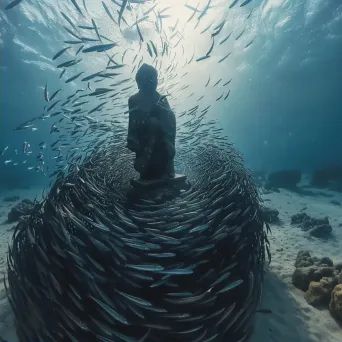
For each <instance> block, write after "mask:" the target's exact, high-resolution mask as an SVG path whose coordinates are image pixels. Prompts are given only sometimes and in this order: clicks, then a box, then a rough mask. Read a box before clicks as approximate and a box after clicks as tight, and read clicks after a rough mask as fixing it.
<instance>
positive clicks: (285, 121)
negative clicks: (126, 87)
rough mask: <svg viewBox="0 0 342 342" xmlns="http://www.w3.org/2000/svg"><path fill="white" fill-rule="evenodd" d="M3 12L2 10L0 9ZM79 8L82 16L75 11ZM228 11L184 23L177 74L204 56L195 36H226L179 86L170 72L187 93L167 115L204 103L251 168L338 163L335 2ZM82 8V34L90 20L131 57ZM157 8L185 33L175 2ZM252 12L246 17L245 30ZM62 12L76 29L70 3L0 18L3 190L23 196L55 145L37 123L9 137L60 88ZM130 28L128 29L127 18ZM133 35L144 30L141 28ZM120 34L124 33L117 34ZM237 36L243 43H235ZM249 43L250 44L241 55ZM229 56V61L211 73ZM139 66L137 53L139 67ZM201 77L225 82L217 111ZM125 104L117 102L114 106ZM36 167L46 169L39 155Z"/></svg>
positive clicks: (92, 63) (309, 0) (105, 25)
mask: <svg viewBox="0 0 342 342" xmlns="http://www.w3.org/2000/svg"><path fill="white" fill-rule="evenodd" d="M8 2H9V1H8V0H1V8H4V6H5V5H6V4H8ZM78 2H79V4H80V7H81V8H82V10H83V7H82V6H81V5H82V1H78ZM231 2H232V1H223V0H222V1H219V0H218V1H212V4H213V6H214V7H213V8H210V9H209V10H208V13H207V15H205V16H204V17H203V18H202V20H201V23H200V24H199V26H198V28H197V29H196V30H195V29H194V26H195V25H194V24H195V23H196V19H193V20H192V21H191V22H190V23H189V24H188V25H187V26H186V28H185V30H184V31H182V33H183V35H184V40H183V41H182V42H181V44H180V46H181V45H183V47H184V51H185V52H182V49H181V48H180V46H178V48H177V49H178V50H177V51H179V52H178V53H177V59H179V64H183V63H184V60H185V58H186V57H187V58H188V59H190V57H191V55H192V54H193V51H194V49H195V51H196V57H197V58H198V57H200V56H201V54H202V55H203V54H204V53H205V52H206V51H207V50H208V48H209V47H210V42H211V39H210V33H211V32H212V31H211V30H208V31H207V32H205V33H203V34H201V33H200V32H201V31H202V30H203V29H204V28H205V27H207V26H208V25H209V24H210V23H211V22H213V23H214V24H213V27H214V26H216V25H218V24H219V23H220V22H221V21H222V19H226V24H225V27H224V28H223V30H222V32H221V33H220V34H219V39H220V40H222V38H223V37H225V36H227V35H228V34H229V33H230V32H233V35H232V37H231V38H230V39H229V40H228V41H227V43H225V44H222V46H220V48H216V46H215V48H214V50H213V53H212V57H211V58H210V59H209V60H206V61H201V62H196V61H195V60H194V61H193V62H192V63H191V64H190V65H189V66H187V68H186V71H189V74H188V75H187V76H186V77H185V78H182V79H181V78H180V75H181V74H183V73H184V71H185V69H182V70H178V71H177V76H176V79H178V80H180V81H181V82H184V84H188V85H189V88H188V89H187V91H188V93H186V92H183V93H179V94H177V95H176V98H175V99H174V100H171V101H170V103H171V105H172V106H173V108H174V110H175V111H176V113H177V111H178V112H181V110H182V109H183V107H185V106H186V107H187V108H192V107H193V106H194V105H195V99H197V98H199V97H200V96H201V95H205V98H204V100H205V103H203V105H202V108H204V107H206V105H208V104H212V107H211V110H210V111H209V113H208V115H209V116H210V118H214V119H217V120H218V122H219V125H220V127H222V128H223V129H224V132H225V133H226V134H227V135H228V136H229V138H230V140H231V141H232V142H233V143H234V144H235V145H236V147H237V148H238V149H239V150H240V151H241V152H242V154H243V155H244V157H245V161H246V165H247V166H248V167H250V168H254V169H258V170H259V169H262V170H266V171H271V170H277V169H283V168H299V169H301V170H303V171H312V170H314V169H316V168H318V167H322V166H325V165H329V164H336V163H339V162H340V161H341V157H340V151H341V148H342V139H341V129H342V116H341V102H340V93H341V76H342V63H341V56H342V4H341V2H340V1H327V0H272V1H271V0H264V1H261V0H260V1H259V0H254V1H251V2H250V3H249V4H248V5H247V6H245V7H242V8H240V7H239V4H240V3H242V1H240V2H239V3H238V5H237V6H235V7H234V8H233V9H228V5H229V4H230V3H231ZM86 3H87V6H88V9H89V13H90V14H89V15H88V16H87V18H88V19H87V20H86V22H87V24H88V25H89V24H91V23H90V19H89V18H94V19H95V21H96V22H97V24H98V25H99V26H100V27H101V30H102V29H103V31H102V32H105V34H106V35H107V36H110V37H111V38H112V39H113V40H115V41H119V42H120V47H119V48H118V49H120V50H119V51H121V52H123V51H124V50H125V48H127V47H132V48H133V50H134V49H137V44H138V39H139V38H138V37H137V34H136V32H135V31H134V28H133V29H132V30H131V31H130V30H126V32H125V34H124V35H123V34H121V33H120V32H119V31H118V29H117V27H116V26H115V25H114V24H113V23H112V22H111V20H110V18H109V17H108V16H107V15H106V13H105V11H104V10H103V7H102V6H101V2H100V1H90V0H88V1H86ZM106 3H107V5H108V6H112V7H111V8H112V9H113V11H114V12H115V11H116V10H117V9H118V7H117V6H116V5H115V4H113V3H112V2H111V1H107V2H106ZM151 3H152V2H147V4H146V5H143V6H145V7H141V6H142V5H138V6H140V8H143V9H145V10H146V9H148V8H150V7H151ZM159 3H160V4H159V5H158V6H159V7H158V8H159V9H160V10H161V9H163V8H165V7H167V6H171V7H172V8H171V10H169V11H171V14H172V16H171V17H170V18H167V19H165V20H166V21H167V23H166V24H165V26H166V27H167V26H173V25H174V24H175V22H176V20H177V18H179V19H180V23H181V22H183V23H184V22H186V20H187V19H188V18H189V16H190V15H191V10H189V9H187V8H185V7H184V4H185V3H186V2H185V1H183V0H179V1H178V0H177V8H175V6H176V5H175V4H176V1H175V0H172V1H171V0H165V1H164V0H162V1H159ZM187 3H188V4H190V5H192V6H194V7H196V5H197V1H188V2H187ZM206 4H207V1H206V0H202V1H201V2H200V7H199V8H203V7H205V5H206ZM138 6H137V7H138ZM201 6H202V7H201ZM215 6H217V7H215ZM252 9H253V12H252V15H251V17H250V18H249V19H248V20H247V19H246V17H247V16H248V15H249V14H250V12H251V10H252ZM61 10H62V11H64V12H65V13H67V14H68V16H70V18H71V19H72V21H73V22H75V23H76V24H84V23H85V21H84V19H82V17H81V16H80V15H79V14H78V13H77V11H76V10H75V8H74V7H73V6H72V4H71V1H67V0H61V1H58V2H57V1H54V0H44V1H41V0H39V1H38V0H23V1H22V2H21V3H20V4H19V5H18V6H16V7H14V8H12V9H11V10H8V11H4V10H1V12H0V44H1V47H0V49H1V59H0V72H1V77H0V79H1V98H0V109H1V122H0V124H1V126H0V130H1V131H0V149H1V151H2V150H3V149H4V148H5V147H6V146H9V148H8V150H7V151H6V153H5V154H4V156H2V157H0V175H1V178H0V186H2V187H5V186H6V187H15V186H24V187H25V186H28V185H32V184H41V183H43V184H46V183H47V181H48V179H47V178H46V177H45V176H43V174H42V173H41V172H36V171H34V170H31V171H28V170H27V167H28V166H29V164H30V165H36V164H35V161H34V160H35V158H36V155H37V153H38V152H39V148H38V144H39V143H40V142H41V141H46V142H47V143H51V142H53V141H54V139H55V137H53V138H52V137H51V136H50V133H49V130H50V127H51V124H52V123H53V122H54V121H53V119H50V120H46V121H44V122H40V123H39V126H37V127H38V130H37V131H34V132H33V131H30V130H23V131H13V128H14V127H16V126H17V125H19V124H21V123H22V122H24V121H26V120H28V119H30V118H33V117H36V116H38V115H40V114H41V113H43V106H44V105H45V102H44V96H43V88H44V85H45V82H48V85H49V89H50V94H51V93H52V92H53V91H54V90H57V89H58V88H63V89H66V88H67V86H66V85H65V84H64V82H63V81H62V82H61V81H59V78H58V77H59V73H60V70H56V65H57V64H58V63H56V62H60V61H64V60H65V59H66V57H65V58H62V57H61V58H59V59H58V60H57V61H52V60H51V58H52V56H53V55H54V54H55V53H56V52H57V51H59V50H60V49H61V48H62V47H63V46H65V44H64V43H63V40H66V39H73V38H72V37H71V36H70V35H69V34H68V33H67V32H66V31H65V30H64V29H63V27H62V25H65V26H68V27H70V25H69V24H68V23H67V22H66V21H65V20H64V19H63V18H62V16H61V14H60V11H61ZM126 12H127V18H130V17H129V15H131V14H130V13H128V12H129V11H126ZM116 17H117V14H116ZM132 18H133V23H134V15H133V16H132ZM141 26H142V27H143V26H144V25H143V23H142V24H141ZM123 27H126V25H124V24H123ZM180 27H182V25H180ZM243 29H245V32H244V34H243V35H242V37H241V38H240V39H238V40H235V37H237V35H238V34H239V33H240V32H242V30H243ZM143 31H144V35H146V36H145V38H147V39H153V40H155V41H157V39H158V35H157V34H156V32H154V30H153V29H151V28H149V27H145V28H144V27H143ZM253 38H255V41H254V42H253V44H252V45H251V46H250V47H248V48H247V49H245V48H244V47H245V46H246V44H247V43H249V42H250V41H251V40H252V39H253ZM77 48H78V46H76V47H75V49H77ZM230 51H231V52H232V55H231V56H229V57H228V58H227V59H226V60H225V61H223V62H222V63H218V60H219V59H221V58H222V57H223V56H225V55H226V54H227V53H228V52H230ZM145 56H146V53H145V55H144V60H145ZM69 57H70V56H69ZM147 57H148V55H147ZM196 57H195V59H196ZM138 60H139V59H138ZM147 62H148V58H147ZM97 64H98V59H97V57H93V56H92V57H91V58H88V59H87V60H85V61H84V63H83V64H82V65H81V66H80V67H81V69H80V70H86V71H87V73H88V74H90V73H91V72H96V71H98V69H96V68H97ZM166 67H167V64H165V65H164V66H163V68H164V69H165V68H166ZM82 68H83V69H82ZM75 72H76V69H75V70H74V73H75ZM71 74H72V72H71V73H70V74H69V77H70V76H71ZM209 75H210V77H211V80H212V81H211V82H212V83H211V84H213V82H214V81H217V80H219V78H221V77H222V78H223V79H224V80H229V79H230V78H232V79H233V80H232V82H231V84H230V88H229V89H230V90H231V93H230V96H229V98H228V99H227V100H226V101H222V100H220V101H217V102H216V101H215V99H216V98H218V97H219V96H220V95H221V93H222V91H223V90H221V88H219V86H218V87H215V88H211V89H210V90H209V88H210V87H207V88H205V87H204V85H205V83H206V81H207V79H208V76H209ZM128 76H130V73H129V74H128ZM130 77H132V76H130ZM222 83H223V81H222V82H221V86H222ZM82 86H83V85H81V83H80V82H79V81H76V82H75V84H72V85H68V87H69V88H70V89H69V90H66V92H69V93H70V94H71V93H72V91H75V89H78V88H80V87H82ZM192 92H194V93H195V96H193V97H191V98H189V99H188V98H187V95H188V94H190V93H192ZM182 96H183V98H182ZM125 101H126V100H125V99H122V103H123V104H125ZM126 103H127V102H126ZM114 115H115V111H114V109H113V116H114ZM24 141H27V142H29V143H30V145H31V146H32V151H33V153H32V155H31V156H29V157H27V158H26V156H24V155H23V153H22V149H23V142H24ZM16 149H17V150H18V153H17V154H16V153H15V150H16ZM29 158H31V159H29ZM8 159H13V161H17V162H18V165H15V166H13V164H12V163H10V164H9V165H5V164H4V161H5V160H8ZM25 159H28V161H27V163H26V164H22V162H23V161H24V160H25ZM45 160H46V163H47V164H49V165H50V164H51V167H53V163H52V161H50V160H49V153H48V152H46V156H45Z"/></svg>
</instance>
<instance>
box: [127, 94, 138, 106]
mask: <svg viewBox="0 0 342 342" xmlns="http://www.w3.org/2000/svg"><path fill="white" fill-rule="evenodd" d="M138 95H139V94H133V95H132V96H130V97H129V99H128V103H131V104H133V103H137V102H138V101H139V96H138Z"/></svg>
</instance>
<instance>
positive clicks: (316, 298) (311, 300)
mask: <svg viewBox="0 0 342 342" xmlns="http://www.w3.org/2000/svg"><path fill="white" fill-rule="evenodd" d="M336 284H337V281H336V279H335V278H333V277H330V278H322V279H321V280H320V281H319V282H316V281H312V282H310V284H309V288H308V290H307V291H306V293H305V299H306V301H307V302H308V304H310V305H312V306H320V305H328V304H329V301H330V294H331V291H332V290H333V288H334V286H335V285H336Z"/></svg>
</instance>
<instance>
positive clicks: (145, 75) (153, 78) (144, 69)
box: [135, 63, 158, 93]
mask: <svg viewBox="0 0 342 342" xmlns="http://www.w3.org/2000/svg"><path fill="white" fill-rule="evenodd" d="M135 80H136V82H137V84H138V88H139V90H140V91H142V92H144V93H152V92H154V91H156V90H157V85H158V71H157V70H156V69H155V68H154V67H153V66H152V65H148V64H145V63H144V64H143V65H142V66H141V67H140V68H139V70H138V71H137V74H136V76H135Z"/></svg>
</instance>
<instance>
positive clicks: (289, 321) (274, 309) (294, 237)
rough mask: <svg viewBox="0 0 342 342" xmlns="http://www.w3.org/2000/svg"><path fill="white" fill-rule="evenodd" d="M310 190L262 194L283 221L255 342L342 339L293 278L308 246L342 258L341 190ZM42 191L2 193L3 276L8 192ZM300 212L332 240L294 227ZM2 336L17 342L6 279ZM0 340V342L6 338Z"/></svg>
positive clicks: (275, 231)
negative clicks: (320, 221)
mask: <svg viewBox="0 0 342 342" xmlns="http://www.w3.org/2000/svg"><path fill="white" fill-rule="evenodd" d="M310 190H311V195H303V194H300V193H294V192H290V191H287V190H280V192H279V193H270V194H267V195H262V198H263V200H264V201H265V203H264V204H265V205H266V206H268V207H271V208H274V209H277V210H278V211H279V213H280V214H279V218H280V220H281V222H282V223H281V224H275V225H271V227H272V235H270V236H269V240H270V243H271V252H272V262H271V265H270V266H269V267H267V270H266V273H265V285H264V290H263V298H262V302H261V304H260V308H259V309H262V310H261V312H258V313H257V319H256V324H255V331H254V334H253V336H252V337H251V340H250V342H342V327H341V326H339V325H338V324H337V323H336V322H335V320H334V319H333V318H332V316H331V315H330V313H329V311H328V310H321V309H316V308H314V307H312V306H310V305H309V304H307V302H306V301H305V299H304V292H302V291H300V290H298V289H296V288H295V287H294V286H293V285H292V282H291V278H292V273H293V271H294V269H295V267H294V262H295V259H296V256H297V253H298V251H299V250H302V249H305V250H309V251H310V252H312V255H314V256H317V257H323V256H326V257H329V258H331V259H332V260H333V261H334V263H336V262H342V206H337V205H335V204H332V203H331V200H336V201H339V202H340V203H342V194H341V193H334V192H329V191H324V192H322V191H321V190H314V189H310ZM41 192H42V189H37V188H35V189H34V188H33V189H25V190H13V191H8V192H6V193H1V194H0V276H1V278H3V277H4V276H5V274H6V253H7V249H8V244H9V243H10V241H11V237H12V233H13V230H11V227H13V224H9V223H7V222H6V221H7V214H8V212H9V211H10V209H11V207H12V206H13V205H14V204H16V203H17V202H5V201H4V200H3V199H4V198H5V197H8V196H14V195H18V196H20V200H22V199H25V198H27V199H33V198H34V197H36V196H37V195H38V197H39V196H40V194H41ZM301 211H305V212H306V213H307V214H308V215H310V216H313V217H317V218H321V217H325V216H327V217H328V218H329V220H330V224H331V226H332V227H333V233H332V236H331V238H329V239H328V240H321V239H318V238H312V237H308V235H307V234H306V233H305V232H303V231H302V230H301V229H300V228H298V227H296V226H291V224H290V221H291V216H292V215H294V214H297V213H299V212H301ZM0 337H1V338H3V339H4V340H5V341H8V342H17V341H18V339H17V337H16V333H15V329H14V324H13V314H12V312H11V308H10V305H9V303H8V301H7V298H6V292H5V288H4V284H3V281H1V282H0ZM1 338H0V341H2V340H1Z"/></svg>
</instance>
